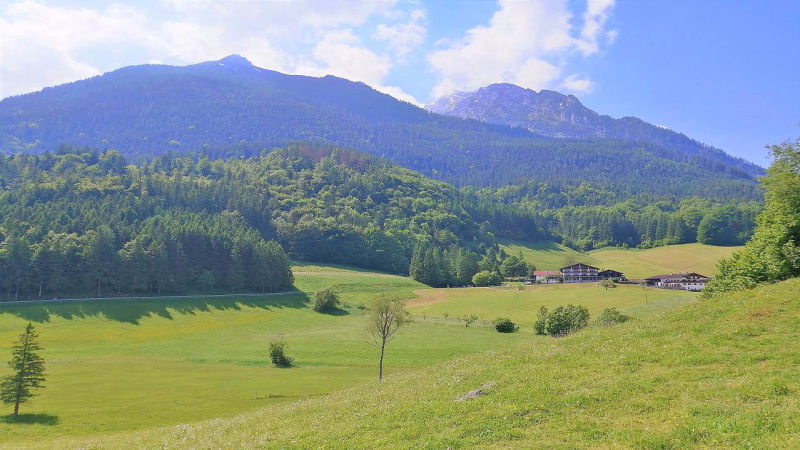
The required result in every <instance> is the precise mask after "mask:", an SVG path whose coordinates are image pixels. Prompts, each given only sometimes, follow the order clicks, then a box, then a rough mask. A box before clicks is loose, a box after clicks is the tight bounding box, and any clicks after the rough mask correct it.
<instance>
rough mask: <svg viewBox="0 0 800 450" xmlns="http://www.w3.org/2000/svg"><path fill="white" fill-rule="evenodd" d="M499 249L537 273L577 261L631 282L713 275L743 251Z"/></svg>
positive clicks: (509, 245) (530, 245) (698, 247)
mask: <svg viewBox="0 0 800 450" xmlns="http://www.w3.org/2000/svg"><path fill="white" fill-rule="evenodd" d="M501 247H502V248H503V249H504V250H505V251H506V252H507V253H508V254H510V255H519V254H520V253H522V255H523V257H524V258H525V260H526V262H528V263H532V264H534V265H535V266H536V268H537V269H539V270H558V269H559V268H561V267H563V266H565V265H566V264H567V262H568V261H578V262H583V263H586V264H592V265H594V266H597V267H600V268H601V269H613V270H618V271H620V272H623V273H624V274H625V275H626V276H627V277H628V278H632V279H641V278H646V277H649V276H652V275H658V274H664V273H677V272H698V273H701V274H703V275H707V276H713V275H715V274H716V273H717V262H718V261H719V260H720V259H722V258H725V257H728V256H730V255H731V254H732V253H733V252H735V251H736V250H738V249H740V248H742V247H718V246H713V245H705V244H698V243H693V244H680V245H667V246H664V247H655V248H648V249H643V250H640V249H629V248H618V247H608V248H601V249H597V250H592V251H590V252H588V253H581V252H578V251H575V250H573V249H571V248H567V247H564V246H563V245H560V244H557V243H555V242H551V241H539V242H523V241H509V240H505V241H502V245H501Z"/></svg>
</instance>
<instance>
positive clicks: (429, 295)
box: [406, 289, 447, 306]
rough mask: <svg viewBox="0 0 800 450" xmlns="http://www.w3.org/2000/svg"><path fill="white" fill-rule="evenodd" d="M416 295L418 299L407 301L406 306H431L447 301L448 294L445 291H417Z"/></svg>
mask: <svg viewBox="0 0 800 450" xmlns="http://www.w3.org/2000/svg"><path fill="white" fill-rule="evenodd" d="M414 294H415V295H416V296H417V297H416V298H412V299H410V300H409V301H407V302H406V306H421V305H430V304H432V303H439V302H443V301H445V300H447V293H446V292H445V291H444V290H443V289H417V290H416V291H414Z"/></svg>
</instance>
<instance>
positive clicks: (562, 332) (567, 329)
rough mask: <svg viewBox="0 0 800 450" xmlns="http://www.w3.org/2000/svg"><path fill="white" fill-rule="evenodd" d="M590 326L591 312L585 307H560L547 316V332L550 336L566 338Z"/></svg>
mask: <svg viewBox="0 0 800 450" xmlns="http://www.w3.org/2000/svg"><path fill="white" fill-rule="evenodd" d="M588 324H589V310H587V309H586V307H585V306H575V305H567V306H559V307H558V308H556V309H554V310H553V311H551V312H550V314H548V315H547V323H546V325H545V330H546V331H547V333H548V334H549V335H550V336H566V335H567V334H569V333H572V332H573V331H578V330H580V329H581V328H583V327H585V326H586V325H588Z"/></svg>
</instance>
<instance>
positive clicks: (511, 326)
mask: <svg viewBox="0 0 800 450" xmlns="http://www.w3.org/2000/svg"><path fill="white" fill-rule="evenodd" d="M494 329H495V330H497V331H498V332H499V333H513V332H515V331H517V325H516V324H515V323H514V322H512V321H511V320H509V319H506V318H505V317H500V318H498V319H497V320H495V321H494Z"/></svg>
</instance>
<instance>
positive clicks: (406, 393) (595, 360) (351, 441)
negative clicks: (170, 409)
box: [48, 279, 800, 448]
mask: <svg viewBox="0 0 800 450" xmlns="http://www.w3.org/2000/svg"><path fill="white" fill-rule="evenodd" d="M798 289H800V280H797V279H796V280H791V281H788V282H784V283H781V284H778V285H773V286H767V287H763V288H759V289H757V290H754V291H748V292H741V293H737V294H734V295H728V296H726V297H723V298H718V299H714V300H707V301H702V302H698V303H695V304H691V305H687V306H685V307H682V308H679V309H678V310H676V311H673V312H670V313H667V314H662V315H650V316H646V317H645V318H640V319H639V320H634V321H632V322H628V323H625V324H622V325H617V326H613V327H608V328H590V329H587V330H584V331H582V332H579V333H577V334H574V335H571V336H568V337H565V338H558V339H555V338H540V339H530V340H526V341H525V342H524V343H521V344H519V345H518V346H515V347H513V348H510V349H506V350H500V351H489V352H484V353H480V354H475V355H470V356H465V357H460V358H457V359H454V360H452V361H449V362H446V363H443V364H440V365H437V366H434V367H430V368H426V369H421V370H415V371H412V372H408V373H404V374H395V375H394V376H392V377H390V378H389V379H388V380H387V381H385V382H383V383H376V382H370V383H366V384H364V385H361V386H358V387H355V388H351V389H346V390H343V391H339V392H336V393H333V394H330V395H327V396H324V397H321V398H316V399H312V400H307V401H301V402H299V403H296V404H291V405H278V406H273V407H267V408H263V409H260V410H258V411H254V412H251V413H247V414H243V415H239V416H237V417H234V418H228V419H216V420H209V421H204V422H200V423H197V424H192V425H187V426H182V427H178V428H176V427H167V428H160V429H156V430H149V431H146V432H139V433H133V434H126V435H121V436H113V437H107V438H100V439H98V440H94V441H90V442H89V443H90V444H92V445H95V446H99V447H105V448H116V447H120V446H139V447H141V446H145V447H161V446H167V447H255V446H268V447H278V448H281V447H282V448H287V447H298V446H300V447H317V446H328V447H330V446H334V447H340V446H341V447H350V448H354V447H355V448H359V447H364V448H374V447H380V446H395V447H437V448H444V447H450V448H456V447H473V446H492V447H517V448H521V447H547V448H552V447H559V448H576V447H578V448H580V447H620V446H621V447H646V448H684V447H756V448H796V447H797V446H798V445H800V434H798V430H800V382H799V381H798V378H797V367H798V365H799V364H800V351H798V348H797V345H796V343H797V341H798V339H800V297H798V296H797V295H795V294H794V293H795V292H797V290H798ZM481 386H484V395H480V396H478V397H476V398H472V399H469V400H465V401H454V399H456V398H457V397H459V396H462V395H463V394H465V393H466V392H468V391H471V390H474V389H479V388H481ZM86 443H87V442H85V441H84V440H69V439H68V440H60V441H57V442H50V443H48V445H55V446H75V445H77V444H86Z"/></svg>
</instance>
